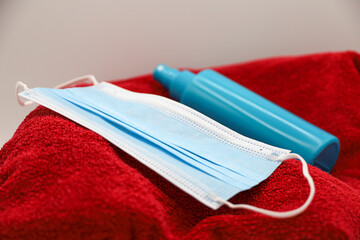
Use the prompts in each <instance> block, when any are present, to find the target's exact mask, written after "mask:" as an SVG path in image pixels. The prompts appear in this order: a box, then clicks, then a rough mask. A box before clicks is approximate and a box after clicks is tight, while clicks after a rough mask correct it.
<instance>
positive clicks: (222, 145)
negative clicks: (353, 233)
mask: <svg viewBox="0 0 360 240" xmlns="http://www.w3.org/2000/svg"><path fill="white" fill-rule="evenodd" d="M85 79H86V78H85ZM88 79H89V78H88ZM91 79H92V80H93V82H94V83H96V84H95V85H94V86H91V87H83V88H68V89H50V88H34V89H28V88H27V87H26V85H25V84H23V83H18V85H17V92H20V93H19V94H18V96H19V102H20V103H21V104H22V105H27V104H30V103H31V101H33V102H36V103H38V104H41V105H43V106H45V107H47V108H49V109H52V110H54V111H56V112H58V113H60V114H62V115H64V116H66V117H68V118H69V119H71V120H73V121H75V122H77V123H79V124H80V125H83V126H84V127H86V128H88V129H91V130H93V131H94V132H96V133H98V134H100V135H101V136H103V137H104V138H105V139H107V140H108V141H110V142H111V143H113V144H114V145H116V146H117V147H119V148H121V149H122V150H124V151H125V152H127V153H128V154H129V155H131V156H133V157H134V158H136V159H137V160H138V161H140V162H142V163H143V164H145V165H146V166H148V167H149V168H151V169H152V170H154V171H155V172H157V173H158V174H159V175H161V176H162V177H164V178H165V179H167V180H168V181H170V182H171V183H173V184H174V185H175V186H177V187H178V188H180V189H182V190H183V191H185V192H187V193H188V194H190V195H191V196H192V197H194V198H195V199H197V200H198V201H200V202H202V203H203V204H205V205H206V206H208V207H210V208H212V209H214V210H216V209H218V208H219V207H220V206H222V205H223V204H225V205H227V206H228V207H230V208H245V209H250V210H253V211H256V212H260V213H263V214H266V215H268V216H272V217H278V218H285V217H291V216H295V215H297V214H299V213H301V212H302V211H304V210H305V209H306V207H307V206H308V205H309V204H310V202H311V201H312V199H313V196H314V193H315V187H314V183H313V181H312V178H311V177H310V175H309V172H308V169H307V165H306V163H305V161H304V160H303V159H302V158H301V157H300V156H299V155H296V154H290V151H289V150H285V149H281V148H277V147H273V146H270V145H267V144H264V143H261V142H258V141H255V140H253V139H249V138H247V137H244V136H242V135H240V134H238V133H236V132H234V131H232V130H230V129H228V128H226V127H224V126H222V125H221V124H219V123H217V122H215V121H213V120H212V119H210V118H208V117H206V116H205V115H203V114H201V113H199V112H197V111H195V110H193V109H191V108H189V107H187V106H185V105H182V104H181V103H178V102H175V101H173V100H170V99H167V98H164V97H161V96H156V95H151V94H142V93H135V92H131V91H128V90H125V89H122V88H120V87H117V86H115V85H113V84H110V83H106V82H102V83H100V84H97V82H96V81H95V80H94V79H93V78H92V77H91V78H90V80H91ZM81 80H83V79H82V78H79V79H76V81H75V82H77V81H81ZM70 84H71V82H70ZM61 87H64V86H61ZM26 99H27V100H26ZM249 127H251V126H249ZM292 158H297V159H299V160H301V161H302V163H303V172H304V176H305V177H306V178H307V180H308V182H309V185H310V194H309V197H308V199H307V200H306V202H305V203H304V205H303V206H301V207H300V208H298V209H295V210H292V211H288V212H274V211H270V210H265V209H261V208H257V207H255V206H251V205H246V204H232V203H230V202H229V201H228V200H229V199H230V198H231V197H233V196H234V195H236V194H237V193H239V192H241V191H245V190H248V189H250V188H252V187H254V186H256V185H258V184H259V183H260V182H262V181H263V180H265V179H267V178H268V177H269V176H270V175H271V174H272V173H273V172H274V171H275V169H276V168H277V167H278V166H279V165H280V164H281V162H282V161H284V160H286V159H292Z"/></svg>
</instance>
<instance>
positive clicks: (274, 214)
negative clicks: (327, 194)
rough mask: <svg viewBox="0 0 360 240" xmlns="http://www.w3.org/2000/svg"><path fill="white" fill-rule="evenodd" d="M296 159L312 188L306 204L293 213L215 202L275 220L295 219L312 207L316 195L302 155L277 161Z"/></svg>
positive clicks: (216, 199)
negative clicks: (299, 162)
mask: <svg viewBox="0 0 360 240" xmlns="http://www.w3.org/2000/svg"><path fill="white" fill-rule="evenodd" d="M294 158H296V159H299V160H300V161H301V163H302V171H303V175H304V177H305V178H306V180H307V181H308V183H309V186H310V193H309V196H308V198H307V200H306V201H305V203H304V204H303V205H302V206H301V207H299V208H297V209H294V210H291V211H286V212H277V211H272V210H267V209H263V208H258V207H255V206H252V205H248V204H232V203H230V202H229V201H226V200H223V199H219V198H215V201H217V202H221V203H223V204H225V205H226V206H228V207H229V208H233V209H248V210H251V211H254V212H257V213H262V214H264V215H267V216H270V217H274V218H289V217H294V216H296V215H298V214H300V213H302V212H304V211H305V210H306V208H307V207H308V206H309V205H310V203H311V201H312V200H313V198H314V195H315V184H314V181H313V179H312V177H311V176H310V173H309V169H308V166H307V164H306V162H305V160H304V159H303V158H302V157H301V156H300V155H298V154H295V153H289V154H287V155H284V156H281V157H280V158H278V159H277V160H278V161H285V160H289V159H294Z"/></svg>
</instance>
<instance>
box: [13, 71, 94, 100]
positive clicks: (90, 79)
mask: <svg viewBox="0 0 360 240" xmlns="http://www.w3.org/2000/svg"><path fill="white" fill-rule="evenodd" d="M79 83H91V84H92V85H97V84H99V82H98V81H97V80H96V78H95V77H94V76H93V75H85V76H81V77H78V78H74V79H71V80H69V81H67V82H65V83H62V84H60V85H58V86H56V87H54V88H55V89H57V88H66V87H72V86H75V85H77V84H79ZM27 90H29V88H28V86H27V85H26V84H25V83H23V82H17V83H16V85H15V94H16V97H17V101H18V103H19V104H20V105H21V106H27V105H30V104H33V101H30V100H27V99H25V98H23V97H20V96H19V95H18V94H19V93H21V92H23V91H27Z"/></svg>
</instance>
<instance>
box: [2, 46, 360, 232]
mask: <svg viewBox="0 0 360 240" xmlns="http://www.w3.org/2000/svg"><path fill="white" fill-rule="evenodd" d="M214 69H215V70H217V71H219V72H220V73H222V74H224V75H226V76H228V77H229V78H231V79H233V80H234V81H236V82H238V83H240V84H242V85H244V86H246V87H248V88H249V89H251V90H253V91H255V92H257V93H259V94H260V95H262V96H264V97H265V98H267V99H269V100H271V101H273V102H275V103H277V104H279V105H280V106H282V107H284V108H286V109H288V110H290V111H291V112H293V113H295V114H297V115H299V116H301V117H302V118H304V119H306V120H308V121H310V122H312V123H314V124H315V125H317V126H319V127H321V128H323V129H324V130H326V131H329V132H330V133H332V134H334V135H336V136H337V137H338V138H339V139H340V142H341V153H340V157H339V159H338V161H337V163H336V166H335V168H334V169H333V171H332V173H331V174H328V173H326V172H323V171H321V170H319V169H317V168H314V167H311V166H310V174H311V175H312V176H313V178H314V181H315V185H316V193H315V198H314V201H313V202H312V203H311V205H310V206H309V208H308V209H307V210H306V211H305V212H304V213H303V214H301V215H299V216H297V217H293V218H289V219H274V218H270V217H266V216H264V215H261V214H258V213H254V212H251V211H248V210H231V209H229V208H227V207H222V208H220V209H219V210H217V211H214V210H211V209H209V208H207V207H205V206H204V205H202V204H201V203H199V202H198V201H196V200H195V199H193V198H192V197H191V196H189V195H188V194H186V193H184V192H182V191H181V190H179V189H177V188H176V187H174V186H173V185H172V184H170V183H168V182H167V181H166V180H164V179H163V178H162V177H160V176H159V175H157V174H156V173H154V172H153V171H151V170H149V169H148V168H147V167H145V166H143V165H142V164H141V163H139V162H138V161H137V160H136V159H134V158H132V157H130V156H129V155H127V154H126V153H124V152H123V151H122V150H121V149H118V148H116V147H114V146H113V145H112V144H110V143H109V142H107V141H106V140H104V139H103V138H102V137H101V136H99V135H97V134H96V133H94V132H92V131H90V130H88V129H85V128H84V127H82V126H80V125H78V124H76V123H74V122H72V121H69V120H68V119H66V118H65V117H63V116H61V115H59V114H57V113H54V112H52V111H50V110H48V109H45V108H44V107H38V108H37V109H36V110H34V111H33V112H32V113H30V114H29V116H28V117H27V118H26V119H25V120H24V121H23V123H22V124H21V125H20V126H19V128H18V130H17V131H16V133H15V134H14V136H13V138H12V139H11V140H10V141H8V142H7V143H6V144H5V145H4V147H3V148H2V149H1V152H0V238H1V239H43V238H46V239H54V238H55V239H83V238H85V239H134V238H136V239H242V238H257V239H265V238H266V239H268V238H270V239H283V238H287V239H304V238H311V239H360V111H359V107H360V104H359V103H360V96H359V95H360V56H359V55H358V54H357V53H354V52H344V53H326V54H315V55H308V56H301V57H281V58H273V59H267V60H259V61H254V62H250V63H244V64H234V65H230V66H222V67H215V68H214ZM115 83H116V84H117V85H119V86H121V87H124V88H127V89H130V90H133V91H138V92H146V93H155V94H160V95H164V96H168V93H167V91H166V90H165V89H164V88H163V87H162V86H161V85H160V84H158V83H157V82H155V81H154V80H153V79H152V77H151V76H150V75H145V76H141V77H137V78H133V79H128V80H126V81H119V82H115ZM308 193H309V187H308V184H307V182H306V180H305V179H304V177H303V176H302V171H301V163H300V162H299V161H296V160H289V161H286V162H284V163H282V164H281V165H280V167H279V168H278V169H277V170H276V171H275V172H274V173H273V174H272V175H271V176H270V177H269V178H268V179H267V180H265V181H264V182H262V183H261V184H259V185H258V186H256V187H254V188H253V189H250V190H248V191H245V192H242V193H240V194H238V195H236V196H235V197H233V198H232V199H231V202H233V203H248V204H252V205H255V206H259V207H262V208H267V209H272V210H276V211H286V210H291V209H294V208H297V207H299V206H300V205H302V204H303V202H304V201H305V200H306V198H307V196H308Z"/></svg>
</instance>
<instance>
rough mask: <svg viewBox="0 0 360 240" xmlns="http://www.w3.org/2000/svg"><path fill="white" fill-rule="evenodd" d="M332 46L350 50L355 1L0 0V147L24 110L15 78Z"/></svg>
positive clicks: (36, 83) (191, 63)
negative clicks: (17, 94) (20, 104)
mask: <svg viewBox="0 0 360 240" xmlns="http://www.w3.org/2000/svg"><path fill="white" fill-rule="evenodd" d="M341 50H356V51H358V52H360V1H358V0H343V1H339V0H298V1H288V0H271V1H269V0H262V1H250V0H246V1H240V0H233V1H225V0H224V1H220V0H217V1H215V0H202V1H200V0H177V1H172V0H151V1H146V0H143V1H135V0H131V1H130V0H123V1H121V0H117V1H115V0H113V1H110V0H58V1H55V0H0V81H1V82H0V83H1V85H0V86H1V88H0V96H1V101H0V146H1V145H2V144H4V143H5V142H6V141H7V140H9V139H10V138H11V136H12V134H13V133H14V131H15V130H16V128H17V126H18V125H19V124H20V123H21V121H22V120H23V119H24V117H25V116H26V115H27V114H28V112H29V111H30V109H32V107H26V108H23V107H20V106H18V105H17V102H16V98H15V94H14V86H15V83H16V82H17V81H23V82H25V83H27V84H28V86H29V87H40V86H41V87H53V86H55V85H58V84H59V83H62V82H64V81H66V80H69V79H71V78H74V77H77V76H81V75H85V74H89V73H90V74H94V75H95V76H96V78H97V79H98V80H112V79H120V78H128V77H131V76H136V75H140V74H144V73H150V72H152V70H153V68H154V67H155V66H156V65H157V64H158V63H165V64H167V65H170V66H172V67H192V68H197V67H206V66H213V65H223V64H229V63H234V62H241V61H248V60H253V59H257V58H264V57H270V56H279V55H298V54H307V53H315V52H324V51H341Z"/></svg>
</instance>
